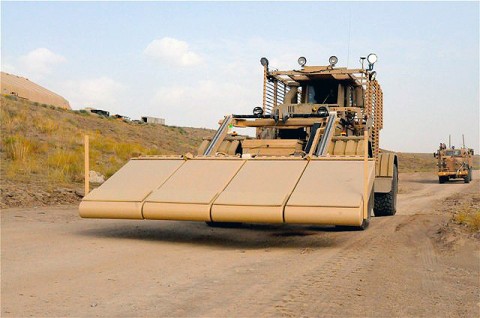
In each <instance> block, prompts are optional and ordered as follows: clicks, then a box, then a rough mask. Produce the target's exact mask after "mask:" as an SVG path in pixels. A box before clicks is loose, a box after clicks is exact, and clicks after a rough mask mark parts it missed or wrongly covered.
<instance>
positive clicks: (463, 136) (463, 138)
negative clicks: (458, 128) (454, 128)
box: [462, 134, 465, 148]
mask: <svg viewBox="0 0 480 318" xmlns="http://www.w3.org/2000/svg"><path fill="white" fill-rule="evenodd" d="M462 141H463V148H465V135H464V134H462Z"/></svg>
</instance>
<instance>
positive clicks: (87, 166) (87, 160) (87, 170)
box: [84, 135, 90, 196]
mask: <svg viewBox="0 0 480 318" xmlns="http://www.w3.org/2000/svg"><path fill="white" fill-rule="evenodd" d="M84 142H85V196H86V195H87V194H88V193H89V192H90V144H89V140H88V135H85V140H84Z"/></svg>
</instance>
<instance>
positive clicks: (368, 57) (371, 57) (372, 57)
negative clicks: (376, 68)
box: [367, 53, 377, 65]
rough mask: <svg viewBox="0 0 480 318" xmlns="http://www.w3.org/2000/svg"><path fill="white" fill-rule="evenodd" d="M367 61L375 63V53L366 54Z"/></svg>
mask: <svg viewBox="0 0 480 318" xmlns="http://www.w3.org/2000/svg"><path fill="white" fill-rule="evenodd" d="M367 61H368V64H372V65H373V64H375V62H377V54H375V53H370V54H368V56H367Z"/></svg>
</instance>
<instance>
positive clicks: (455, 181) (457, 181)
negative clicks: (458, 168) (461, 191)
mask: <svg viewBox="0 0 480 318" xmlns="http://www.w3.org/2000/svg"><path fill="white" fill-rule="evenodd" d="M414 182H416V183H423V184H440V183H439V182H438V179H423V180H415V181H414ZM464 183H465V181H464V180H463V179H453V180H449V181H447V182H445V183H444V184H445V185H446V184H464Z"/></svg>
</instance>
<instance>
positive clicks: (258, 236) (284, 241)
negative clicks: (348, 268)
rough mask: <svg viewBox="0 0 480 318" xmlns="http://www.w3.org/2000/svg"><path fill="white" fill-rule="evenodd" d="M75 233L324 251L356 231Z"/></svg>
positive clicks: (145, 228)
mask: <svg viewBox="0 0 480 318" xmlns="http://www.w3.org/2000/svg"><path fill="white" fill-rule="evenodd" d="M75 234H77V235H81V236H89V237H93V238H116V239H127V240H142V241H144V240H146V241H153V242H170V243H181V244H191V245H204V246H215V247H221V248H226V249H232V248H233V249H239V248H241V249H265V248H271V247H282V248H307V247H308V248H322V247H323V248H325V247H332V246H335V245H337V244H339V243H340V242H342V241H343V240H344V239H345V240H347V239H348V237H349V236H350V235H358V232H355V231H348V230H344V229H339V228H335V227H316V226H297V225H265V224H238V225H234V226H230V227H228V228H217V227H215V228H212V227H208V226H207V225H205V224H204V223H203V222H202V223H200V222H152V223H151V224H145V223H142V224H141V225H135V224H119V225H114V226H112V225H108V226H103V227H96V228H90V229H86V230H80V231H77V232H76V233H75Z"/></svg>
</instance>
